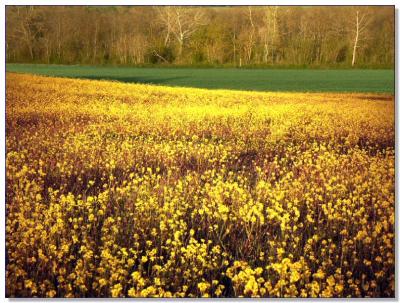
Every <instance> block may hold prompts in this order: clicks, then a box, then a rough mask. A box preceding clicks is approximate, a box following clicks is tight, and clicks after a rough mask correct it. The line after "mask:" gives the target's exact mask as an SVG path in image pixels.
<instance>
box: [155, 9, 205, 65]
mask: <svg viewBox="0 0 400 303" xmlns="http://www.w3.org/2000/svg"><path fill="white" fill-rule="evenodd" d="M160 10H161V11H163V13H161V14H159V16H160V19H161V21H163V24H164V27H165V28H166V32H167V36H166V39H165V41H167V38H168V40H169V35H170V33H172V34H173V35H174V36H175V38H176V40H177V42H178V56H179V57H181V56H182V51H183V47H184V44H185V43H186V42H187V40H188V39H189V38H190V36H191V35H193V33H195V32H196V31H197V30H198V28H199V27H200V26H201V25H205V24H206V15H205V13H204V11H203V10H202V9H199V8H193V7H180V6H177V7H164V8H162V9H160Z"/></svg>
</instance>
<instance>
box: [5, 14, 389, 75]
mask: <svg viewBox="0 0 400 303" xmlns="http://www.w3.org/2000/svg"><path fill="white" fill-rule="evenodd" d="M6 56H7V62H25V63H29V62H32V63H54V64H120V65H146V64H165V65H171V64H174V65H199V66H201V65H204V66H206V65H210V66H215V65H226V66H300V67H302V66H330V67H334V66H338V67H351V66H354V67H385V68H386V67H393V62H394V7H393V6H233V7H232V6H229V7H228V6H226V7H225V6H223V7H221V6H208V7H206V6H198V7H190V6H185V7H181V6H7V7H6Z"/></svg>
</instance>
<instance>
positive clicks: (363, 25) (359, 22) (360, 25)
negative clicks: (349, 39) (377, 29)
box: [351, 10, 369, 66]
mask: <svg viewBox="0 0 400 303" xmlns="http://www.w3.org/2000/svg"><path fill="white" fill-rule="evenodd" d="M367 16H368V14H367V13H366V12H362V11H360V10H357V11H356V18H355V22H354V28H353V30H352V31H353V34H354V42H353V57H352V60H351V66H354V65H355V63H356V54H357V48H359V46H360V45H359V44H360V41H361V40H363V39H365V33H366V30H367V28H368V23H369V22H368V19H367Z"/></svg>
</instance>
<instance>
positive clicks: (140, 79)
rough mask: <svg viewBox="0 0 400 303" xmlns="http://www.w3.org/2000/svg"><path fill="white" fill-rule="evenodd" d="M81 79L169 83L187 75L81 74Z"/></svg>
mask: <svg viewBox="0 0 400 303" xmlns="http://www.w3.org/2000/svg"><path fill="white" fill-rule="evenodd" d="M80 78H82V79H90V80H113V81H119V82H125V83H145V84H165V83H166V84H169V83H170V82H171V81H174V80H179V79H187V78H189V77H168V78H146V77H122V76H95V75H87V76H86V75H82V76H81V77H80Z"/></svg>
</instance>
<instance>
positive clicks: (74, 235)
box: [6, 74, 395, 297]
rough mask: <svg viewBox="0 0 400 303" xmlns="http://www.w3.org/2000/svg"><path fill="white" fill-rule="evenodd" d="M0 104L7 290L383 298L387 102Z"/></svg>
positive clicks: (34, 97)
mask: <svg viewBox="0 0 400 303" xmlns="http://www.w3.org/2000/svg"><path fill="white" fill-rule="evenodd" d="M6 94H7V104H6V109H7V118H6V123H7V125H6V127H7V135H6V147H7V156H6V157H7V158H6V160H7V176H6V177H7V180H6V181H7V183H6V186H7V192H6V194H7V195H6V211H7V221H6V231H7V235H6V245H7V271H6V283H7V293H8V295H9V296H22V297H26V296H41V297H42V296H43V297H53V296H57V297H105V296H113V297H124V296H132V297H138V296H139V297H153V296H163V297H169V296H172V297H185V296H188V297H198V296H204V297H207V296H208V297H220V296H233V297H238V296H245V297H250V296H262V297H300V296H301V297H331V296H335V297H349V296H351V297H366V296H371V297H379V296H383V297H389V296H390V297H393V296H394V282H395V280H394V273H395V271H394V178H395V176H394V102H393V98H392V97H387V96H386V97H382V96H381V95H380V96H377V95H360V94H347V95H341V94H294V93H290V94H289V93H253V92H251V93H250V92H234V91H223V90H217V91H207V90H201V89H187V88H185V89H184V88H167V87H156V86H149V85H136V84H120V83H115V82H105V81H104V82H101V81H89V80H68V79H57V78H46V77H39V76H29V75H17V74H7V91H6Z"/></svg>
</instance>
